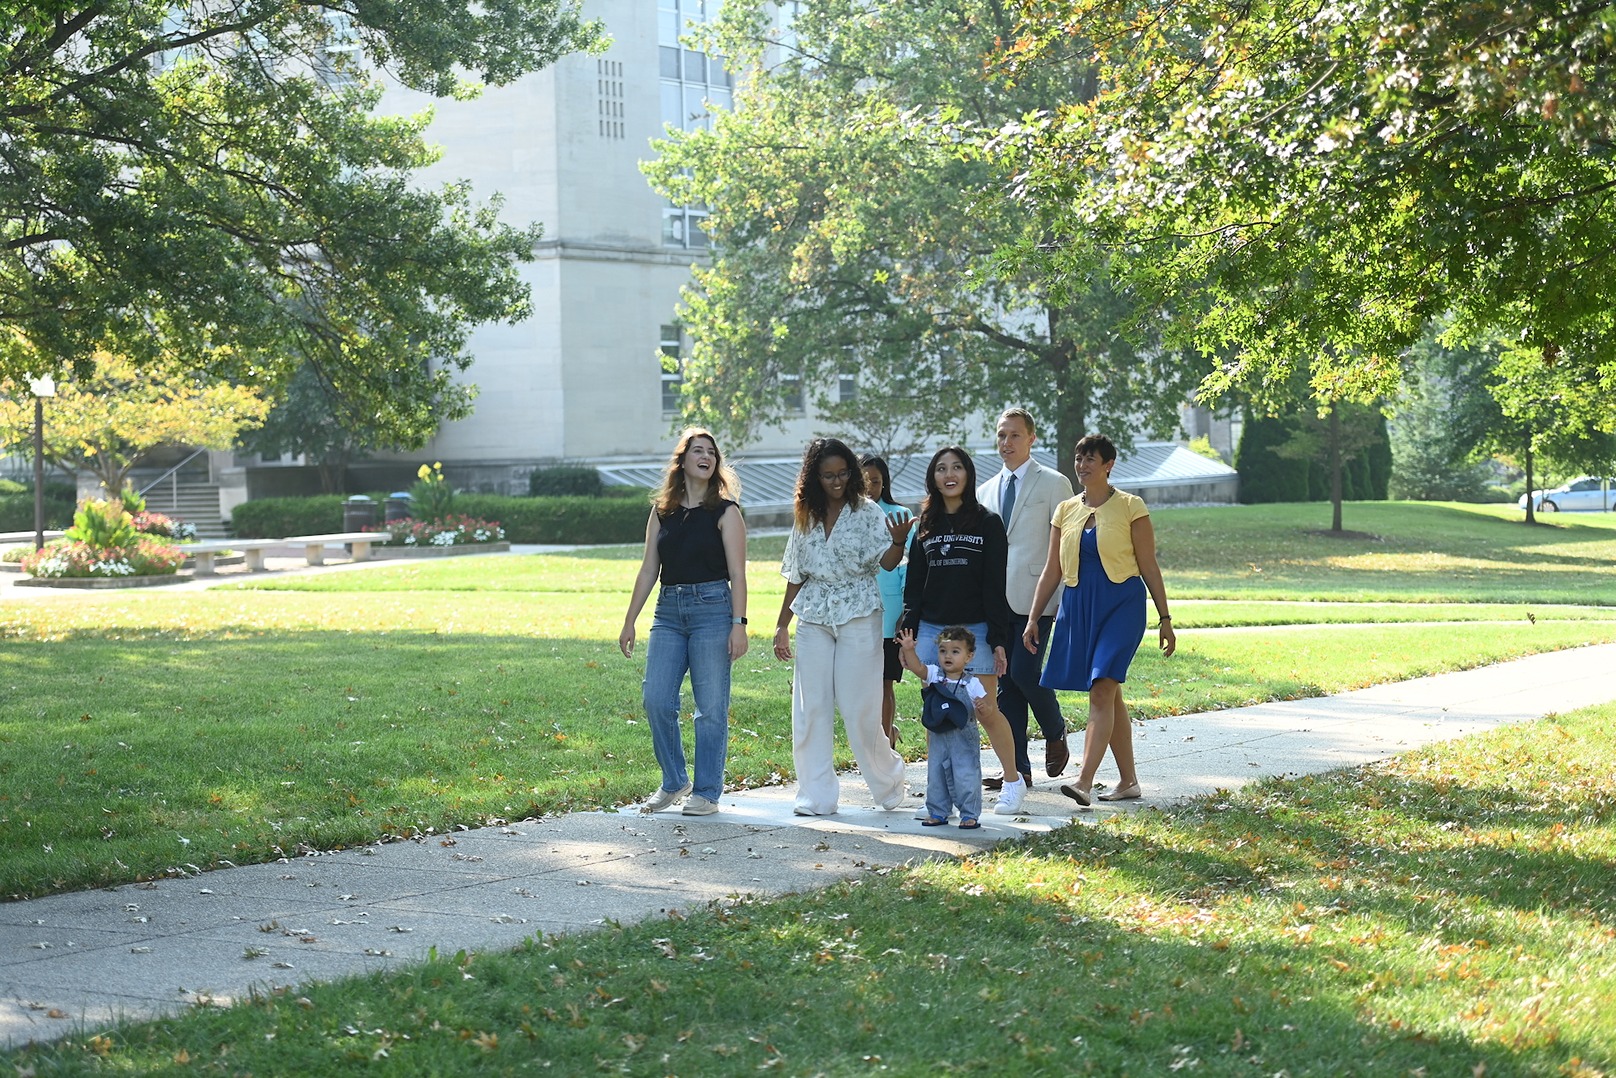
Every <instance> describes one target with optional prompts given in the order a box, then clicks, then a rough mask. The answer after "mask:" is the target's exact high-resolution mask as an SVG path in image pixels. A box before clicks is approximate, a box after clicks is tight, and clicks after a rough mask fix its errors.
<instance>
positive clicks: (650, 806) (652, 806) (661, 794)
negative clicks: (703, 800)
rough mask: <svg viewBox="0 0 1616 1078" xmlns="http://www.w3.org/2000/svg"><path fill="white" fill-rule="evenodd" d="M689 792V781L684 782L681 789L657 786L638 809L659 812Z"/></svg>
mask: <svg viewBox="0 0 1616 1078" xmlns="http://www.w3.org/2000/svg"><path fill="white" fill-rule="evenodd" d="M689 792H690V783H688V782H687V783H685V785H684V789H682V790H663V789H660V788H659V789H658V790H657V792H656V793H654V794H652V795H651V796H650V797H648V798H646V799H645V804H643V805H641V806H640V811H641V812H661V811H662V810H663V809H665V808H667V807H668V806H669V805H671V804H673V803H674V802H675V801H677V800H679V799H680V798H681V797H683V796H685V794H688V793H689Z"/></svg>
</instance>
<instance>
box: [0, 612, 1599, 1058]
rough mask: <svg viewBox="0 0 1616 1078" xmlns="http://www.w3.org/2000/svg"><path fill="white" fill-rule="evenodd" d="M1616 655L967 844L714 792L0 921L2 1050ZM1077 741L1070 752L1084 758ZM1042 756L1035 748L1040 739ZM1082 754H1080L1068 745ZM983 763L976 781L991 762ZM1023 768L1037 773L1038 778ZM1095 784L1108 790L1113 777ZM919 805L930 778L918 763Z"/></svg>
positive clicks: (451, 946)
mask: <svg viewBox="0 0 1616 1078" xmlns="http://www.w3.org/2000/svg"><path fill="white" fill-rule="evenodd" d="M1612 669H1616V645H1612V644H1604V645H1598V646H1593V647H1587V648H1580V649H1576V650H1572V651H1564V652H1556V653H1553V654H1548V655H1541V656H1535V657H1532V658H1527V659H1520V660H1516V661H1513V662H1508V663H1502V664H1499V665H1497V666H1490V667H1484V668H1482V669H1479V670H1472V671H1467V672H1465V673H1458V674H1444V675H1440V676H1437V677H1431V678H1422V679H1420V680H1417V681H1410V682H1403V683H1400V684H1395V685H1385V686H1379V687H1376V688H1372V689H1365V690H1362V691H1359V692H1351V693H1343V694H1342V695H1340V696H1334V697H1325V698H1321V699H1313V700H1299V701H1290V702H1285V703H1275V704H1263V705H1259V706H1256V707H1246V708H1239V709H1235V710H1230V711H1219V712H1212V713H1207V714H1202V715H1188V716H1180V717H1176V718H1171V719H1162V720H1151V721H1148V722H1144V723H1139V724H1136V747H1137V754H1138V759H1139V772H1140V775H1141V780H1142V783H1143V785H1144V788H1145V794H1146V797H1145V799H1144V800H1143V801H1139V802H1132V803H1131V804H1124V805H1121V806H1116V807H1113V806H1107V805H1102V806H1101V807H1099V808H1097V809H1096V810H1094V811H1082V812H1079V811H1076V810H1075V806H1073V804H1072V803H1071V802H1070V801H1069V800H1067V799H1066V798H1064V797H1062V796H1061V795H1060V794H1059V793H1058V792H1057V791H1056V789H1055V786H1056V785H1057V784H1058V781H1059V780H1051V779H1041V780H1040V782H1041V785H1040V786H1039V787H1037V788H1035V789H1034V790H1033V792H1032V793H1031V794H1030V795H1029V797H1028V799H1027V804H1026V808H1025V812H1024V814H1023V815H1021V816H1017V817H1005V816H995V815H993V814H992V813H991V812H990V813H987V814H985V815H984V816H983V817H982V823H983V827H982V829H981V830H979V831H974V832H965V831H960V830H958V829H957V828H955V827H952V826H950V827H936V828H932V827H922V826H921V825H920V823H919V822H918V821H916V820H915V819H914V818H913V817H914V815H915V812H916V810H918V809H919V808H920V806H921V801H920V799H919V796H918V793H916V794H914V795H913V796H911V798H910V800H909V802H908V803H907V805H906V806H905V808H904V809H902V810H899V811H895V812H883V811H881V810H880V809H877V808H873V807H870V806H869V804H868V793H867V791H865V790H864V787H863V784H862V783H861V782H860V781H859V780H858V778H857V776H856V775H855V776H850V777H844V783H843V802H842V808H841V812H840V813H839V814H837V815H836V816H828V817H812V818H805V817H797V816H793V815H792V813H791V790H790V788H789V787H771V788H767V789H759V790H746V791H737V792H734V793H726V794H725V795H724V797H723V799H722V802H721V804H722V806H723V807H722V810H721V811H720V812H719V813H718V814H717V815H714V816H707V817H685V816H681V815H678V814H677V812H672V813H663V814H659V815H655V816H642V815H640V814H639V813H637V812H636V811H634V810H633V809H626V810H622V811H617V812H593V813H575V814H572V815H569V816H565V817H561V818H556V819H542V820H524V821H521V822H519V823H513V824H511V825H509V826H505V827H489V828H483V829H480V830H475V831H463V832H458V833H455V834H453V835H447V836H434V837H431V838H428V839H425V840H421V841H412V842H399V843H391V844H387V845H377V846H371V847H366V848H362V849H356V850H346V851H342V852H338V853H330V854H312V855H309V856H306V857H300V858H296V859H293V860H287V861H281V862H277V863H275V864H269V865H254V866H249V867H244V868H234V869H224V870H219V871H215V872H207V873H200V874H198V875H196V876H193V877H190V878H185V879H168V880H162V881H159V882H155V883H146V884H132V885H126V886H121V887H114V888H108V889H105V890H98V891H88V892H82V893H75V894H67V895H58V896H54V897H50V898H42V899H37V900H34V901H28V902H9V903H3V904H0V1042H3V1043H5V1044H8V1045H17V1044H21V1043H24V1042H26V1041H29V1040H46V1039H53V1038H56V1037H60V1036H63V1035H66V1034H68V1033H72V1032H77V1031H82V1030H84V1029H90V1028H95V1027H97V1026H101V1025H103V1024H106V1023H109V1022H111V1021H113V1020H115V1019H118V1018H142V1017H152V1016H157V1015H163V1014H173V1013H176V1012H179V1011H182V1010H184V1009H186V1008H187V1007H189V1006H192V1005H194V1004H197V1003H221V1004H222V1003H228V1002H230V1001H231V1000H234V999H237V998H240V997H242V996H244V995H245V994H246V993H247V992H248V991H249V990H251V989H258V990H266V989H268V988H270V987H271V986H278V985H295V984H298V983H300V982H306V981H319V980H329V979H334V978H339V977H344V976H347V975H349V974H356V973H365V972H369V971H373V970H378V969H389V968H394V967H397V966H400V965H402V964H405V963H408V962H411V961H415V960H418V959H421V958H423V957H424V956H425V955H426V953H427V951H428V949H429V948H434V947H435V948H436V949H437V951H438V953H439V954H453V953H454V952H455V951H457V950H460V949H462V948H464V949H468V950H478V949H482V950H488V949H493V948H507V947H512V946H514V945H516V944H517V943H519V942H520V941H521V940H522V939H523V938H524V937H527V936H531V935H534V934H536V933H566V932H583V931H589V930H591V929H593V928H596V927H598V926H600V925H603V924H606V923H609V922H621V923H628V922H633V921H638V920H641V919H643V918H647V917H657V916H662V915H665V914H666V913H667V912H668V911H670V910H682V909H691V908H695V907H700V906H701V905H703V904H704V903H706V902H708V901H710V900H714V899H723V898H725V897H727V896H731V895H737V894H778V893H783V892H789V891H801V890H806V889H808V888H813V887H821V886H824V885H826V884H828V883H830V882H832V881H833V880H836V879H840V878H844V877H850V876H856V875H859V874H862V873H866V872H870V871H872V870H875V869H880V868H886V867H889V866H894V865H901V864H903V863H905V862H909V861H913V860H917V859H920V858H930V857H946V856H957V855H960V854H965V853H971V852H974V851H979V850H983V849H986V848H989V847H991V846H993V845H995V844H996V843H998V842H1002V841H1004V840H1006V839H1014V838H1017V837H1020V836H1022V835H1025V834H1028V833H1032V832H1041V831H1047V830H1050V829H1052V828H1055V827H1059V826H1061V825H1063V824H1066V823H1068V822H1069V821H1072V820H1073V819H1074V817H1075V818H1076V819H1077V820H1078V821H1080V822H1082V821H1091V820H1094V819H1096V818H1099V817H1100V816H1101V815H1103V814H1105V813H1107V812H1131V811H1138V808H1139V807H1140V806H1149V805H1164V804H1169V803H1172V802H1175V801H1178V800H1182V799H1184V798H1189V797H1194V796H1197V795H1200V794H1205V793H1208V792H1211V791H1214V790H1218V789H1234V788H1236V787H1239V786H1242V785H1244V784H1245V783H1248V782H1251V781H1253V780H1254V779H1257V778H1259V777H1262V776H1266V775H1283V776H1296V775H1303V774H1309V773H1314V772H1319V771H1326V770H1329V769H1331V768H1337V767H1343V766H1347V765H1352V764H1359V763H1364V762H1367V761H1371V760H1377V759H1381V758H1384V757H1387V756H1392V755H1395V754H1397V753H1399V752H1403V751H1405V750H1408V749H1411V748H1415V747H1417V746H1420V745H1425V744H1428V743H1430V742H1433V741H1440V740H1444V739H1447V738H1453V737H1459V736H1462V735H1465V734H1471V733H1476V732H1479V731H1484V730H1489V729H1492V728H1493V727H1496V726H1500V725H1503V724H1506V723H1513V722H1524V721H1528V720H1531V719H1536V718H1540V717H1541V716H1543V715H1546V714H1550V713H1553V712H1561V711H1569V710H1572V709H1574V708H1579V707H1585V706H1587V705H1590V704H1596V703H1602V702H1604V701H1607V700H1611V699H1616V679H1612V678H1611V677H1610V674H1609V671H1610V670H1612ZM1075 740H1076V739H1075V737H1074V742H1075ZM1035 744H1036V742H1035ZM1073 747H1074V751H1075V750H1076V747H1077V746H1076V745H1075V744H1074V746H1073ZM984 763H985V764H986V765H987V766H988V768H989V769H991V767H992V766H993V765H992V763H991V762H990V761H987V760H985V761H984ZM1035 763H1036V762H1035ZM1101 777H1102V779H1104V778H1106V777H1111V778H1114V774H1113V773H1112V772H1110V771H1109V769H1108V768H1106V769H1102V771H1101ZM909 781H910V784H911V788H912V790H913V791H919V790H921V789H922V787H923V785H924V782H925V765H924V764H915V765H911V766H910V769H909Z"/></svg>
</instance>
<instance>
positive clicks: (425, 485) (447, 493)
mask: <svg viewBox="0 0 1616 1078" xmlns="http://www.w3.org/2000/svg"><path fill="white" fill-rule="evenodd" d="M415 477H416V478H415V482H414V483H413V484H412V485H411V486H410V516H411V517H413V518H414V519H416V520H425V521H433V520H442V519H443V518H445V517H447V516H448V515H449V514H450V513H452V512H453V511H454V507H455V492H454V488H453V487H451V486H450V485H449V481H448V480H447V479H445V478H444V476H443V465H442V464H437V463H433V464H423V465H421V467H420V468H419V469H418V470H417V471H416V473H415Z"/></svg>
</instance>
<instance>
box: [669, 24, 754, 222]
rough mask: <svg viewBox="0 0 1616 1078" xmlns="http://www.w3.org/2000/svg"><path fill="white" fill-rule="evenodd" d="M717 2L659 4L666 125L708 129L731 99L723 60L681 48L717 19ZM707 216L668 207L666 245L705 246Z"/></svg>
mask: <svg viewBox="0 0 1616 1078" xmlns="http://www.w3.org/2000/svg"><path fill="white" fill-rule="evenodd" d="M718 10H719V4H718V0H657V51H658V57H659V59H658V69H659V71H660V73H661V77H662V86H661V94H662V97H661V101H662V105H661V118H662V123H663V125H664V126H665V127H671V128H674V129H675V130H679V131H706V130H710V129H711V127H712V110H713V109H714V108H720V109H727V108H729V107H730V106H731V103H732V102H733V100H734V91H735V80H734V77H733V76H731V75H730V73H729V72H728V71H727V70H725V68H724V58H723V57H721V56H709V55H707V54H706V53H704V52H700V51H698V50H696V49H690V48H686V47H685V43H684V42H682V41H680V40H679V39H680V36H681V35H682V34H684V33H685V31H686V30H687V29H688V28H689V27H690V26H691V25H693V24H700V23H703V22H711V21H712V20H714V19H716V18H717V17H718ZM706 216H707V211H706V208H705V207H702V206H670V207H668V208H667V209H665V210H664V211H663V214H662V243H663V246H666V247H686V248H691V247H706V246H707V233H706V232H704V231H702V229H701V228H700V223H701V219H702V218H703V217H706Z"/></svg>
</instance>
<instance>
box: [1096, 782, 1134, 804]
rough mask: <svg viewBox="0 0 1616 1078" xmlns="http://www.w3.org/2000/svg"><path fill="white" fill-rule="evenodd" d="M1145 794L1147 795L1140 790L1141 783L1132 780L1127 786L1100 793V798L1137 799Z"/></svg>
mask: <svg viewBox="0 0 1616 1078" xmlns="http://www.w3.org/2000/svg"><path fill="white" fill-rule="evenodd" d="M1143 796H1145V795H1144V794H1143V793H1141V792H1140V790H1139V784H1138V783H1137V782H1131V783H1129V784H1128V785H1126V786H1118V787H1117V788H1116V789H1115V790H1107V791H1106V792H1105V793H1103V794H1101V795H1100V800H1101V801H1137V800H1139V799H1140V798H1141V797H1143Z"/></svg>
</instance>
